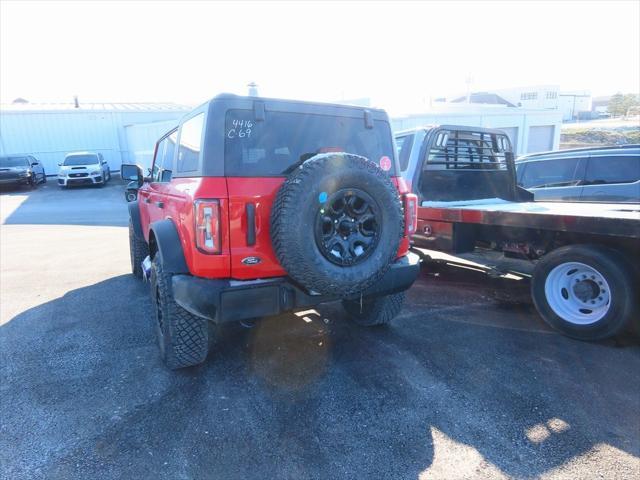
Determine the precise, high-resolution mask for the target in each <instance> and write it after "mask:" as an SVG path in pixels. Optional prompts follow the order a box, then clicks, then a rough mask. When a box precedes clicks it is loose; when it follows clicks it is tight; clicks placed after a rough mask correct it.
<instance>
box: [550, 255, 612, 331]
mask: <svg viewBox="0 0 640 480" xmlns="http://www.w3.org/2000/svg"><path fill="white" fill-rule="evenodd" d="M544 294H545V296H546V298H547V303H548V304H549V306H550V307H551V309H552V310H553V311H554V312H555V313H556V315H558V316H559V317H560V318H562V319H563V320H566V321H567V322H570V323H573V324H575V325H590V324H592V323H595V322H597V321H598V320H600V319H601V318H602V317H604V316H605V315H606V314H607V312H608V311H609V308H611V290H610V288H609V284H608V283H607V281H606V280H605V278H604V276H603V275H602V274H601V273H600V272H598V270H596V269H595V268H593V267H590V266H589V265H585V264H584V263H579V262H567V263H561V264H560V265H558V266H557V267H555V268H554V269H553V270H551V271H550V272H549V274H548V275H547V278H546V280H545V284H544Z"/></svg>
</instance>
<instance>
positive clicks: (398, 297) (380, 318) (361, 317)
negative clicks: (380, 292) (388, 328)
mask: <svg viewBox="0 0 640 480" xmlns="http://www.w3.org/2000/svg"><path fill="white" fill-rule="evenodd" d="M403 303H404V292H400V293H393V294H391V295H385V296H383V297H374V298H368V299H363V300H362V305H360V300H342V306H343V307H344V309H345V310H346V311H347V313H348V314H349V316H350V317H351V319H352V320H353V321H354V322H355V323H357V324H358V325H360V326H363V327H373V326H376V325H386V324H387V323H389V322H390V321H391V320H393V318H395V316H396V315H398V313H400V310H402V304H403Z"/></svg>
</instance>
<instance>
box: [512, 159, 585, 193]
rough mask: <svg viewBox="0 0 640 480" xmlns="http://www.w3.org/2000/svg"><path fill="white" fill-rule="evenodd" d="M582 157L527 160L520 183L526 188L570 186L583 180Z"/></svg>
mask: <svg viewBox="0 0 640 480" xmlns="http://www.w3.org/2000/svg"><path fill="white" fill-rule="evenodd" d="M580 161H581V159H580V158H564V159H558V160H541V161H539V162H527V163H526V164H524V165H523V166H524V167H525V170H524V174H523V175H522V178H521V180H520V183H521V184H522V186H523V187H524V188H548V187H570V186H574V185H578V183H580V181H581V180H582V178H581V174H580Z"/></svg>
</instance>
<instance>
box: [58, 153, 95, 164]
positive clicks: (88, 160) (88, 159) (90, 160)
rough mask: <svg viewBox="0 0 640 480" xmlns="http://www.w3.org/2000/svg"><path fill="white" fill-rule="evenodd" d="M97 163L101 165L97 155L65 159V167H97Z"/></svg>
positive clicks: (73, 156)
mask: <svg viewBox="0 0 640 480" xmlns="http://www.w3.org/2000/svg"><path fill="white" fill-rule="evenodd" d="M96 163H100V160H98V156H97V155H72V156H70V157H67V158H65V159H64V164H63V165H65V166H71V165H95V164H96Z"/></svg>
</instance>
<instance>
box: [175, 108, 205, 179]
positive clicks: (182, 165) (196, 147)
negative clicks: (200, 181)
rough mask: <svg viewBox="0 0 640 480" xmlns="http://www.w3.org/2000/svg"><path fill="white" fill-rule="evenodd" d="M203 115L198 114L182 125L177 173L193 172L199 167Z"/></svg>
mask: <svg viewBox="0 0 640 480" xmlns="http://www.w3.org/2000/svg"><path fill="white" fill-rule="evenodd" d="M203 123H204V113H199V114H198V115H196V116H195V117H193V118H190V119H189V120H187V121H186V122H184V123H183V124H182V128H181V129H180V146H179V147H178V172H179V173H184V172H195V171H197V170H198V169H199V166H200V150H201V148H202V126H203Z"/></svg>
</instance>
